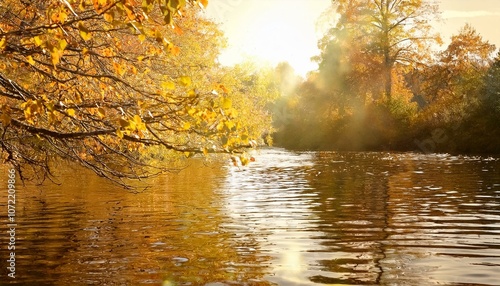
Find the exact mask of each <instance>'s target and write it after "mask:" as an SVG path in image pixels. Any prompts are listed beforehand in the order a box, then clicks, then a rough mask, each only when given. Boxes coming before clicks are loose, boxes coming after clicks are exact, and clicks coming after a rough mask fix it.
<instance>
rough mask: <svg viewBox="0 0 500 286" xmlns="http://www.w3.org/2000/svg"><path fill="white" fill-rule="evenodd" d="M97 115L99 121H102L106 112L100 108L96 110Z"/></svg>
mask: <svg viewBox="0 0 500 286" xmlns="http://www.w3.org/2000/svg"><path fill="white" fill-rule="evenodd" d="M97 114H98V115H99V117H100V118H101V119H103V118H104V117H105V116H106V110H104V108H102V107H99V108H98V109H97Z"/></svg>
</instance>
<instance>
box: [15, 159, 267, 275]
mask: <svg viewBox="0 0 500 286" xmlns="http://www.w3.org/2000/svg"><path fill="white" fill-rule="evenodd" d="M193 164H194V165H195V166H191V167H189V168H187V169H186V170H183V171H181V172H180V173H179V174H173V175H168V176H164V177H159V178H156V179H155V180H154V181H153V182H152V183H153V185H154V187H153V188H151V189H150V190H148V191H146V192H144V193H139V194H132V193H129V192H127V191H124V190H122V189H120V188H118V187H117V186H115V185H111V184H109V183H108V182H106V181H103V180H102V179H100V178H96V177H95V176H92V175H91V174H90V173H89V172H88V171H86V170H83V171H82V170H81V168H78V169H77V170H68V172H63V173H65V174H64V175H63V177H62V178H61V181H62V183H63V184H62V185H61V186H54V185H50V186H42V187H38V188H36V190H37V192H33V193H32V194H28V193H24V194H23V196H22V197H20V198H18V200H19V201H20V202H24V203H23V204H26V206H25V208H24V211H23V212H19V216H20V217H23V221H24V222H23V228H22V229H21V228H20V229H19V232H18V233H19V236H20V237H21V236H22V245H23V248H21V249H20V250H19V251H18V254H19V255H20V257H22V261H23V262H22V264H21V263H20V264H19V267H20V269H21V267H22V269H26V270H28V269H30V272H25V273H24V274H23V276H24V277H22V278H21V279H25V280H24V281H27V282H29V283H30V281H36V282H37V283H39V284H38V285H43V284H44V283H48V284H51V285H72V284H78V285H93V284H95V285H115V284H116V285H125V284H126V285H138V284H141V283H156V284H158V283H161V281H165V280H168V281H172V282H174V283H180V284H182V283H191V284H193V285H200V284H201V285H203V284H205V283H208V282H217V281H221V282H223V281H240V282H241V281H252V279H254V280H255V281H259V279H260V278H261V277H262V276H263V274H262V271H263V269H264V268H265V267H260V268H259V267H254V268H250V267H246V265H250V264H253V265H258V264H259V263H260V260H261V259H262V256H260V255H259V253H258V251H255V250H252V251H247V253H245V255H244V257H243V258H242V255H241V253H242V252H244V251H245V250H244V249H243V248H236V247H235V244H234V236H235V235H236V234H233V233H232V232H231V230H230V229H228V228H225V227H223V224H224V222H225V220H226V217H225V216H224V214H222V213H221V204H223V200H224V198H223V197H221V193H220V192H218V189H219V187H220V184H219V183H220V180H221V179H223V177H224V170H223V168H221V167H220V166H218V165H216V166H213V165H211V167H210V168H209V167H204V166H202V164H198V163H197V162H195V163H193ZM150 183H151V181H150ZM26 188H32V190H35V187H34V186H31V185H30V186H26ZM20 189H21V187H20ZM250 248H251V246H250V245H249V246H248V249H250ZM254 248H256V247H254ZM258 284H259V283H256V284H255V285H258Z"/></svg>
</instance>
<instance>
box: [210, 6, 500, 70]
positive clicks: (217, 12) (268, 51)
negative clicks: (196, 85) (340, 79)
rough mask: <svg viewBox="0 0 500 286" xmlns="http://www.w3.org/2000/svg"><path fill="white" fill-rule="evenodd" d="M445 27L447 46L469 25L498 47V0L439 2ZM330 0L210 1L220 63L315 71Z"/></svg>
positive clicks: (499, 11)
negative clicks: (320, 26)
mask: <svg viewBox="0 0 500 286" xmlns="http://www.w3.org/2000/svg"><path fill="white" fill-rule="evenodd" d="M439 2H441V5H440V6H441V10H442V11H443V15H442V17H443V18H444V23H442V24H437V25H436V29H437V30H438V31H439V32H440V33H441V34H442V36H443V39H444V40H445V42H448V41H447V40H448V39H449V37H450V36H451V35H452V34H456V33H457V31H458V30H459V29H460V28H461V27H462V26H463V25H465V23H470V24H471V25H472V26H473V27H474V28H476V30H477V31H478V32H479V33H481V35H482V36H483V38H485V39H487V40H489V41H490V42H491V43H493V44H495V45H497V47H500V33H499V31H498V29H500V0H477V1H472V0H440V1H439ZM330 3H331V0H210V1H209V6H208V8H207V14H208V15H209V16H210V17H212V18H213V19H215V21H217V22H219V23H221V24H222V30H223V31H224V32H225V34H226V36H227V38H228V44H229V47H228V49H227V50H225V51H224V52H223V53H222V55H221V57H220V61H221V63H222V64H226V65H232V64H235V63H238V62H241V61H243V60H245V59H253V60H263V61H266V62H268V63H270V64H272V65H275V64H277V63H279V62H281V61H287V62H289V63H290V64H291V65H292V66H293V67H294V68H295V70H296V72H297V73H298V74H300V75H305V74H306V73H307V72H308V71H310V70H314V69H316V68H317V65H316V64H315V63H313V62H311V61H310V58H311V57H312V56H315V55H318V54H319V51H318V49H317V41H318V39H319V38H320V37H321V34H320V32H319V31H317V29H316V27H317V25H316V24H317V19H318V17H319V16H320V15H321V13H322V12H323V11H325V10H326V9H327V8H328V7H329V6H330Z"/></svg>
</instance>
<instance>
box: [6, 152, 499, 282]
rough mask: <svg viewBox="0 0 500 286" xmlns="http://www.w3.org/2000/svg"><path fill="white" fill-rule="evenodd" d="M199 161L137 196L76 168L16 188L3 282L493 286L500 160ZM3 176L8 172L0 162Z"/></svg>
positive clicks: (332, 157)
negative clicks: (53, 179)
mask: <svg viewBox="0 0 500 286" xmlns="http://www.w3.org/2000/svg"><path fill="white" fill-rule="evenodd" d="M254 156H255V158H256V162H253V163H252V164H250V165H249V166H246V167H234V166H232V165H231V164H229V162H220V163H217V162H215V163H210V164H205V163H203V162H201V160H198V161H197V160H194V161H192V162H191V163H190V166H189V167H188V168H186V169H184V170H182V171H181V172H179V173H175V174H167V175H165V176H161V177H158V178H155V179H152V180H150V181H148V182H146V183H147V184H148V185H150V186H151V187H150V188H149V189H147V190H145V191H142V192H140V193H137V194H136V193H131V192H128V191H126V190H123V189H122V188H120V187H118V186H116V185H113V184H112V183H110V182H108V181H106V180H104V179H102V178H98V177H96V176H94V175H93V174H92V173H90V172H89V171H87V170H84V169H81V168H79V167H75V166H67V165H61V166H60V167H59V170H58V174H59V176H60V177H59V180H60V181H61V184H60V185H55V184H52V183H50V182H47V183H44V184H43V185H41V186H36V185H33V184H29V183H26V184H25V185H24V186H23V185H22V184H21V183H18V184H17V185H16V187H17V193H16V219H17V221H16V223H17V226H16V249H15V257H16V278H10V277H8V276H7V273H8V270H7V269H6V267H8V265H7V263H8V262H6V260H7V259H8V258H9V252H8V251H7V244H8V239H9V237H8V233H7V232H6V230H7V218H6V215H7V207H6V204H7V193H6V191H5V194H4V195H2V196H1V200H0V209H1V210H2V212H4V213H5V215H4V214H2V226H1V229H2V233H3V234H2V235H1V236H0V244H1V252H0V255H1V259H0V261H3V262H0V264H2V263H3V264H4V266H2V267H1V269H2V271H1V272H0V273H1V274H2V275H3V277H2V279H0V281H1V282H0V284H2V285H4V284H11V283H13V284H19V285H21V284H22V285H163V286H173V285H208V286H223V285H321V284H323V285H324V284H327V285H336V284H342V285H500V159H499V158H498V157H496V158H495V157H487V156H483V157H476V156H452V155H448V154H416V153H383V152H299V153H296V152H290V151H286V150H283V149H278V148H274V149H263V150H259V151H257V152H256V154H254ZM2 172H3V173H4V174H5V178H7V171H6V170H2Z"/></svg>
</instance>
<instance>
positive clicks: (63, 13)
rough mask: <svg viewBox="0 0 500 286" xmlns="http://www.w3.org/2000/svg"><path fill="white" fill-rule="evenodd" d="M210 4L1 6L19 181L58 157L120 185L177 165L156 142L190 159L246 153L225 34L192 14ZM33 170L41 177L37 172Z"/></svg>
mask: <svg viewBox="0 0 500 286" xmlns="http://www.w3.org/2000/svg"><path fill="white" fill-rule="evenodd" d="M198 4H199V5H201V6H203V5H206V4H207V1H203V0H200V1H194V0H191V1H183V0H167V1H159V0H145V1H142V5H139V4H137V1H133V0H92V1H90V0H82V1H71V0H64V1H57V0H35V1H28V2H26V1H18V0H7V1H3V2H2V3H1V4H0V58H1V59H2V61H1V62H2V63H1V64H0V104H1V108H0V119H1V122H0V123H1V124H0V128H1V129H0V131H1V134H2V135H1V148H2V151H3V153H2V156H3V158H4V160H6V161H7V162H10V163H12V164H13V166H14V167H15V168H16V169H17V170H18V172H19V175H20V176H21V178H28V179H29V178H39V179H45V178H47V177H49V178H50V176H51V174H52V173H51V169H50V167H49V166H50V161H51V159H52V158H64V159H68V160H72V161H75V162H79V163H80V164H82V165H83V166H85V167H87V168H90V169H92V170H93V171H94V172H95V173H97V174H98V175H100V176H103V177H106V178H109V179H112V180H114V181H115V182H118V183H120V184H125V183H124V181H122V180H123V179H127V178H133V179H140V178H144V177H147V176H150V175H152V174H156V173H159V172H162V171H165V170H167V169H168V167H165V166H163V164H161V163H159V164H151V161H149V160H148V158H146V157H145V156H143V154H144V153H145V152H146V151H147V149H148V148H149V147H151V146H161V147H162V148H164V149H167V150H172V151H175V152H178V153H182V154H185V155H186V156H192V155H193V154H196V153H200V154H207V153H211V152H226V153H232V152H242V151H241V150H242V148H243V147H244V146H247V145H248V141H249V140H250V139H251V138H247V137H244V132H243V131H242V130H240V129H238V128H229V129H224V128H222V129H221V128H218V126H220V125H221V124H226V123H227V122H231V121H233V120H235V118H236V117H237V115H236V111H235V109H234V108H233V106H232V102H231V99H230V98H229V95H228V93H227V90H225V88H224V86H223V85H221V84H219V83H218V82H217V78H215V77H212V78H211V77H210V74H204V73H203V72H202V71H206V70H208V69H209V68H210V67H211V65H213V62H211V61H213V59H214V58H215V57H216V54H217V48H218V47H220V45H221V43H222V42H223V40H220V38H221V37H220V36H221V33H220V32H218V30H217V29H215V28H214V26H210V25H208V24H207V23H208V22H207V21H205V20H202V19H201V18H199V17H198V16H197V15H196V13H195V12H194V6H195V5H198ZM30 169H31V170H32V171H33V172H30Z"/></svg>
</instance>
